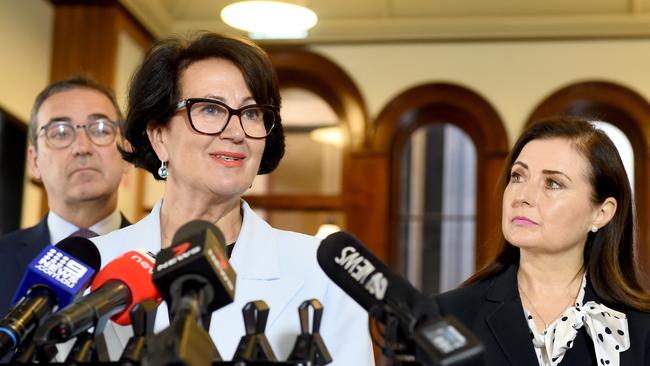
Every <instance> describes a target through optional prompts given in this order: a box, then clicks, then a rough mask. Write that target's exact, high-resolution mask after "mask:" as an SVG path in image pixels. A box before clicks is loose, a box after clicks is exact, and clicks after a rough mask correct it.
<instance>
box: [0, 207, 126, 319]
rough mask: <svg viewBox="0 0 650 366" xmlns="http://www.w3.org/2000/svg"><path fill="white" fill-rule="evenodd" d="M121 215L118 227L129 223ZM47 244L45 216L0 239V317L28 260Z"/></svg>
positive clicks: (47, 232)
mask: <svg viewBox="0 0 650 366" xmlns="http://www.w3.org/2000/svg"><path fill="white" fill-rule="evenodd" d="M121 216H122V221H121V222H120V228H123V227H125V226H129V225H131V223H130V222H129V221H128V220H127V219H126V217H124V215H121ZM49 244H50V230H49V229H48V227H47V216H45V217H44V218H43V220H41V222H39V223H38V224H36V225H35V226H32V227H30V228H27V229H23V230H17V231H14V232H12V233H9V234H7V235H5V236H3V237H2V238H1V239H0V317H2V316H4V315H5V314H6V313H7V312H8V311H9V308H10V307H11V300H12V299H13V297H14V294H15V292H16V289H17V288H18V285H19V284H20V280H22V278H23V276H24V274H25V269H26V268H27V265H28V264H29V262H31V261H32V260H33V259H34V258H35V257H36V256H37V255H38V253H40V252H41V251H42V250H43V249H44V248H45V247H46V246H47V245H49Z"/></svg>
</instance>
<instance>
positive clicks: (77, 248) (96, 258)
mask: <svg viewBox="0 0 650 366" xmlns="http://www.w3.org/2000/svg"><path fill="white" fill-rule="evenodd" d="M56 247H57V248H59V249H61V250H62V251H64V252H66V253H68V254H70V255H71V256H73V257H74V258H76V259H77V260H79V261H81V262H83V263H84V264H86V265H87V266H88V267H90V268H92V269H93V270H95V272H97V271H99V268H100V267H101V265H102V257H101V255H100V254H99V249H97V246H96V245H95V244H94V243H93V242H92V241H90V240H88V239H86V238H82V237H79V236H71V237H67V238H65V239H63V240H61V241H60V242H58V243H57V244H56Z"/></svg>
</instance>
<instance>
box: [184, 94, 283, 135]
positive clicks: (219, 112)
mask: <svg viewBox="0 0 650 366" xmlns="http://www.w3.org/2000/svg"><path fill="white" fill-rule="evenodd" d="M183 108H185V109H186V110H187V117H188V118H189V120H190V125H191V126H192V129H193V130H194V131H196V132H198V133H201V134H204V135H218V134H220V133H222V132H223V131H224V130H225V129H226V126H228V123H229V122H230V119H231V117H232V116H237V117H239V124H240V125H241V128H242V130H243V131H244V134H245V135H246V136H248V137H250V138H254V139H263V138H265V137H266V136H268V135H269V134H270V133H271V131H272V130H273V127H274V126H275V122H276V121H278V120H279V115H278V111H279V108H278V107H276V106H272V105H268V104H251V105H247V106H243V107H241V108H239V109H233V108H230V107H229V106H227V105H226V104H225V103H223V102H221V101H218V100H214V99H205V98H188V99H184V100H182V101H180V102H179V103H178V104H177V105H176V110H181V109H183Z"/></svg>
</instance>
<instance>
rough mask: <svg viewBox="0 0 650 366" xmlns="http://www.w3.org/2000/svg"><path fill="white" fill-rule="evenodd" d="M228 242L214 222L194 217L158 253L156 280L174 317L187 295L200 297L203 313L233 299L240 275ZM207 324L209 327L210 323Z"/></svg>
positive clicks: (218, 307)
mask: <svg viewBox="0 0 650 366" xmlns="http://www.w3.org/2000/svg"><path fill="white" fill-rule="evenodd" d="M224 243H225V239H224V237H223V234H222V233H221V230H219V229H218V228H217V227H216V226H215V225H214V224H212V223H210V222H207V221H203V220H193V221H190V222H188V223H186V224H185V225H183V226H181V228H180V229H178V231H177V232H176V234H175V235H174V238H173V239H172V244H171V246H170V247H169V248H166V249H163V250H161V251H160V253H158V256H157V257H156V269H155V271H154V274H153V282H154V283H155V284H156V286H157V287H158V289H159V290H160V292H161V293H162V296H163V298H164V299H165V301H167V302H168V303H170V304H171V306H170V309H171V314H172V317H173V316H174V314H175V312H176V309H177V308H178V306H179V305H180V303H181V299H182V298H184V297H188V296H189V297H196V298H197V300H199V305H200V308H201V309H200V310H201V311H200V312H201V314H202V315H206V314H207V315H211V314H212V312H213V311H215V310H217V309H220V308H222V307H224V306H226V305H228V304H230V303H231V302H232V301H233V298H234V296H235V281H236V279H237V275H236V274H235V271H234V270H233V269H232V267H230V263H229V262H228V255H227V254H226V253H227V251H226V248H225V244H224ZM208 323H209V322H208ZM203 326H204V327H205V328H206V329H207V328H208V326H209V324H203Z"/></svg>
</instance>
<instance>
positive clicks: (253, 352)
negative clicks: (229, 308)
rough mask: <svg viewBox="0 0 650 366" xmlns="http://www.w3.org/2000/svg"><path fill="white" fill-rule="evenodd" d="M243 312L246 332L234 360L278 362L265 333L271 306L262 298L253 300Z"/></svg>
mask: <svg viewBox="0 0 650 366" xmlns="http://www.w3.org/2000/svg"><path fill="white" fill-rule="evenodd" d="M242 313H243V314H244V327H245V328H246V334H245V335H244V336H242V338H241V340H240V341H239V345H237V350H236V351H235V355H234V356H233V358H232V360H233V361H237V362H239V361H243V362H254V361H271V362H276V361H277V358H276V357H275V353H273V349H272V348H271V344H270V343H269V340H268V339H267V338H266V335H265V334H264V330H265V329H266V320H267V319H268V317H269V306H268V305H266V303H265V302H264V301H262V300H258V301H251V302H249V303H247V304H246V305H245V306H244V308H243V309H242Z"/></svg>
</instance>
